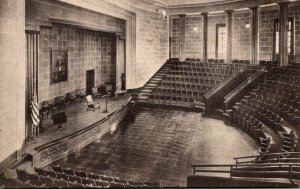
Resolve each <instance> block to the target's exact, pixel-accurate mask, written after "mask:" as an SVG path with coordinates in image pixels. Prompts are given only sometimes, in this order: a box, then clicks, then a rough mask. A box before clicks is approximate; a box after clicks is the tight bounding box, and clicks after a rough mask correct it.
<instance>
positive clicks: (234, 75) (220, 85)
mask: <svg viewBox="0 0 300 189" xmlns="http://www.w3.org/2000/svg"><path fill="white" fill-rule="evenodd" d="M245 67H246V66H242V67H240V69H238V70H237V71H235V72H234V73H233V74H231V75H230V76H229V77H227V78H226V80H225V81H224V82H221V83H219V84H218V85H216V86H215V87H214V88H212V89H211V90H210V91H209V92H207V93H206V94H205V95H204V97H205V98H206V99H208V98H209V97H211V96H212V95H213V94H215V92H214V91H217V90H218V89H220V88H221V87H222V86H224V85H225V84H227V83H228V82H229V81H230V80H231V79H233V78H235V77H237V75H238V73H240V72H243V71H245Z"/></svg>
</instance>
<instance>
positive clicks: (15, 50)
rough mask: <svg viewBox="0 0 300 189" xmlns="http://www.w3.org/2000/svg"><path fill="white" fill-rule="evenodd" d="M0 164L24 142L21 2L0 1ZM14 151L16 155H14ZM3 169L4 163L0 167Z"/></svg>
mask: <svg viewBox="0 0 300 189" xmlns="http://www.w3.org/2000/svg"><path fill="white" fill-rule="evenodd" d="M0 7H1V8H0V9H1V10H0V12H1V22H0V41H1V42H0V65H1V71H0V75H1V81H0V87H1V96H2V97H1V102H0V103H1V105H0V106H1V118H0V143H1V146H2V147H1V148H0V162H2V161H3V160H4V159H6V158H7V157H9V156H10V155H13V156H11V157H16V156H19V155H21V153H20V154H19V153H18V152H21V151H19V150H20V149H21V148H22V146H23V144H24V142H25V124H26V123H25V114H26V109H25V103H26V101H25V95H26V89H25V86H26V82H25V80H26V67H25V65H26V53H25V52H26V48H25V47H26V45H25V40H26V38H25V1H9V2H8V1H0ZM17 150H18V152H17V153H15V152H16V151H17ZM3 165H4V166H5V164H3Z"/></svg>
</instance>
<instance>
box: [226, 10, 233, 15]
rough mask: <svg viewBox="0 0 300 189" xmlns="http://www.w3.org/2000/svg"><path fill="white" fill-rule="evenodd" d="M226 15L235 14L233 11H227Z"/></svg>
mask: <svg viewBox="0 0 300 189" xmlns="http://www.w3.org/2000/svg"><path fill="white" fill-rule="evenodd" d="M225 12H226V14H227V15H229V14H232V13H233V10H225Z"/></svg>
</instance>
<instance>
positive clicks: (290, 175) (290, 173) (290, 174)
mask: <svg viewBox="0 0 300 189" xmlns="http://www.w3.org/2000/svg"><path fill="white" fill-rule="evenodd" d="M289 180H290V181H291V180H292V165H289Z"/></svg>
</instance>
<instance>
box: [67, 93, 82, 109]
mask: <svg viewBox="0 0 300 189" xmlns="http://www.w3.org/2000/svg"><path fill="white" fill-rule="evenodd" d="M79 100H80V99H78V98H77V97H76V90H74V91H72V92H69V93H67V94H66V104H69V105H71V104H73V105H74V106H75V104H76V102H78V101H79Z"/></svg>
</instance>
